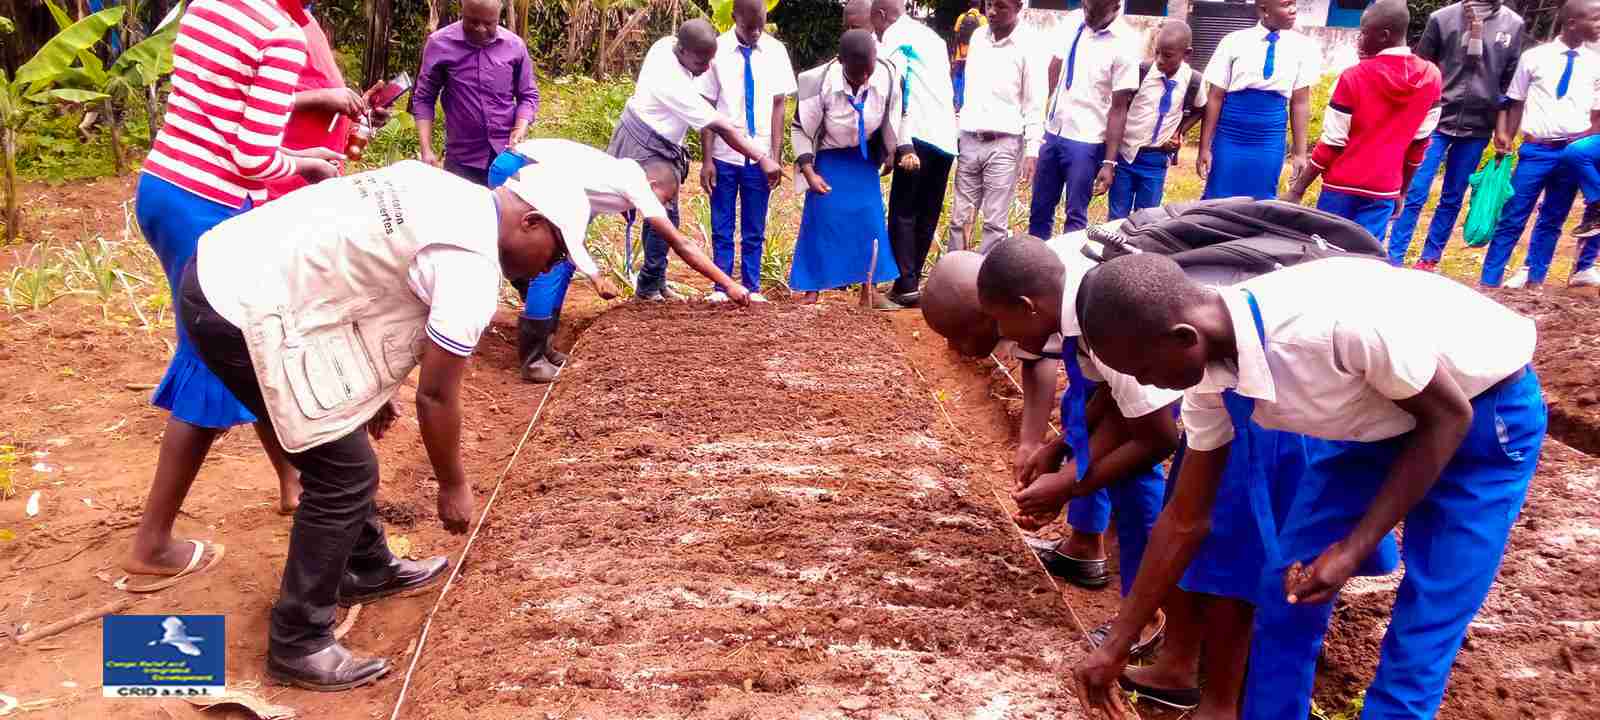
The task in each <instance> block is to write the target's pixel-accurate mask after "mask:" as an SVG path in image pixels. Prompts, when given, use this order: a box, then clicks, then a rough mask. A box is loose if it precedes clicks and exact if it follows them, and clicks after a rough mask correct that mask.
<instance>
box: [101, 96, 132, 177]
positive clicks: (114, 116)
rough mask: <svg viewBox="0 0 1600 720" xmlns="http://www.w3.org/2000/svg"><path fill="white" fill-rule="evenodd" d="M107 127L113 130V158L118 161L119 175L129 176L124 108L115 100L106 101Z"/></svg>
mask: <svg viewBox="0 0 1600 720" xmlns="http://www.w3.org/2000/svg"><path fill="white" fill-rule="evenodd" d="M105 112H106V125H107V126H109V127H110V128H111V158H112V159H113V160H115V161H116V165H117V175H127V174H128V155H127V151H126V150H124V149H123V147H122V119H123V117H124V114H123V112H122V108H119V107H117V103H116V101H115V100H112V99H109V98H108V99H106V110H105Z"/></svg>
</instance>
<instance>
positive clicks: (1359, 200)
mask: <svg viewBox="0 0 1600 720" xmlns="http://www.w3.org/2000/svg"><path fill="white" fill-rule="evenodd" d="M1394 203H1395V201H1394V199H1393V198H1371V197H1365V196H1362V195H1356V194H1354V193H1347V192H1343V191H1340V190H1330V189H1328V188H1327V187H1326V186H1324V187H1323V188H1322V195H1321V196H1319V197H1318V198H1317V209H1318V210H1322V211H1325V212H1330V213H1333V214H1335V215H1338V216H1339V217H1342V218H1344V219H1346V220H1349V221H1350V222H1353V223H1355V224H1357V225H1360V226H1361V227H1364V228H1366V229H1367V232H1369V233H1372V237H1374V238H1381V237H1383V234H1384V232H1385V231H1387V230H1388V229H1389V218H1391V217H1393V216H1394Z"/></svg>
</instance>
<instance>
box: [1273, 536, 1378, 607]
mask: <svg viewBox="0 0 1600 720" xmlns="http://www.w3.org/2000/svg"><path fill="white" fill-rule="evenodd" d="M1358 565H1360V558H1358V557H1355V556H1354V554H1353V553H1351V552H1350V551H1348V550H1346V549H1345V545H1344V543H1342V542H1341V543H1334V544H1333V545H1332V546H1330V547H1329V548H1328V549H1327V550H1323V551H1322V554H1321V555H1318V556H1317V559H1316V560H1313V561H1312V562H1311V564H1310V565H1303V564H1301V563H1299V562H1296V563H1295V564H1293V565H1290V566H1289V570H1288V571H1287V572H1285V573H1284V574H1283V592H1284V594H1285V595H1287V596H1288V600H1289V604H1291V605H1297V604H1298V605H1314V604H1317V603H1325V602H1329V601H1331V600H1333V596H1334V595H1336V594H1338V592H1339V590H1340V589H1342V588H1343V587H1344V584H1345V583H1346V582H1348V581H1349V580H1350V576H1351V575H1352V574H1354V573H1355V571H1356V566H1358Z"/></svg>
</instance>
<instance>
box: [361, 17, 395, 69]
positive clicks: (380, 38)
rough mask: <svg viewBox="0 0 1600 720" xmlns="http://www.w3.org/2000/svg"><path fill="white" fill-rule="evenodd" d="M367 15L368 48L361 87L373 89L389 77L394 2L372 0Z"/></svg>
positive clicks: (363, 62)
mask: <svg viewBox="0 0 1600 720" xmlns="http://www.w3.org/2000/svg"><path fill="white" fill-rule="evenodd" d="M370 7H371V10H370V12H368V14H367V47H366V50H365V51H364V52H363V53H362V56H361V87H372V86H373V85H375V84H377V83H378V82H379V81H381V80H384V79H386V78H388V77H389V27H390V24H391V22H392V21H393V19H394V18H393V15H394V2H393V0H372V4H371V5H370Z"/></svg>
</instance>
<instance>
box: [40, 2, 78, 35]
mask: <svg viewBox="0 0 1600 720" xmlns="http://www.w3.org/2000/svg"><path fill="white" fill-rule="evenodd" d="M44 4H45V7H48V8H50V17H53V18H55V19H56V29H57V30H65V29H67V28H69V27H72V16H71V15H68V14H67V11H66V10H62V9H61V6H60V5H57V4H55V3H54V2H52V0H44Z"/></svg>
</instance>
